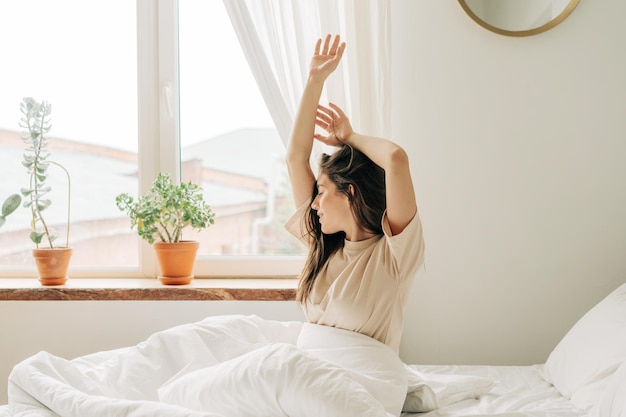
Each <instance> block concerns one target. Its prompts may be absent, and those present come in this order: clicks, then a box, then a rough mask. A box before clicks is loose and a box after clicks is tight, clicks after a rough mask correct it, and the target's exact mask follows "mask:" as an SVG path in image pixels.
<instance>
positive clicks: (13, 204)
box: [0, 194, 22, 227]
mask: <svg viewBox="0 0 626 417" xmlns="http://www.w3.org/2000/svg"><path fill="white" fill-rule="evenodd" d="M21 203H22V197H21V196H20V195H19V194H13V195H10V196H9V197H7V199H6V200H4V203H2V214H0V227H2V225H4V223H5V222H6V221H7V217H8V216H9V214H11V213H13V212H14V211H15V210H16V209H17V208H18V207H19V206H20V204H21Z"/></svg>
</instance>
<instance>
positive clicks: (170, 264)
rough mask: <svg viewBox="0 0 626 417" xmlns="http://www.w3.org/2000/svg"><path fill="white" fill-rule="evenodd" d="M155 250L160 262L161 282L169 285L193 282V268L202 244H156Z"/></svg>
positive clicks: (191, 242)
mask: <svg viewBox="0 0 626 417" xmlns="http://www.w3.org/2000/svg"><path fill="white" fill-rule="evenodd" d="M153 246H154V250H155V252H156V255H157V259H158V261H159V267H160V269H161V275H159V277H158V278H159V280H160V281H161V283H163V284H167V285H181V284H189V283H190V282H191V281H192V280H193V267H194V265H195V262H196V253H197V252H198V247H200V244H199V243H198V242H196V241H193V240H183V241H180V242H176V243H166V242H155V243H154V245H153Z"/></svg>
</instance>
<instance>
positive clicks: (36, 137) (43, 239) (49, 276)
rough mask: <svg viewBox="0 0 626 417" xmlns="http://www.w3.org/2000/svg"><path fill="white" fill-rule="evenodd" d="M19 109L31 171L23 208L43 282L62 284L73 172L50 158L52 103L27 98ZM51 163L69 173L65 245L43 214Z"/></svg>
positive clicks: (68, 254)
mask: <svg viewBox="0 0 626 417" xmlns="http://www.w3.org/2000/svg"><path fill="white" fill-rule="evenodd" d="M20 111H21V112H22V114H23V117H22V119H21V120H20V127H23V128H25V129H27V132H26V133H27V134H26V135H25V136H22V139H23V140H24V142H25V143H26V145H27V146H26V153H24V160H23V162H22V165H24V166H25V167H26V169H27V170H28V173H29V174H30V177H29V184H28V187H24V188H22V190H21V191H22V195H23V196H24V200H25V201H24V207H26V208H28V209H30V213H31V233H30V239H31V240H32V241H33V243H35V249H33V257H34V258H35V263H36V265H37V270H38V272H39V281H40V282H41V283H42V285H61V284H65V282H66V281H67V270H68V268H69V263H70V257H71V256H72V249H71V248H70V247H69V238H70V186H71V185H70V174H69V172H68V171H67V169H65V167H63V165H61V164H59V163H57V162H54V161H52V160H50V159H49V158H50V152H49V151H48V150H47V148H48V138H47V137H46V136H45V135H46V134H47V133H48V132H49V131H50V128H51V124H50V113H51V112H52V106H51V105H50V104H49V103H48V102H46V101H42V102H41V103H39V102H37V101H36V100H35V99H33V98H32V97H26V98H24V99H23V100H22V103H21V105H20ZM51 165H55V166H57V167H59V168H61V170H62V171H63V172H65V175H66V176H67V187H68V192H67V222H66V225H67V230H66V234H65V237H66V240H65V245H62V246H59V245H56V244H55V243H54V241H55V239H56V238H57V237H58V235H57V232H56V230H55V229H54V228H53V227H52V225H50V224H48V223H47V222H46V220H45V219H44V216H43V211H44V210H46V209H47V208H48V207H50V205H51V204H52V201H51V200H50V199H49V198H48V197H49V196H48V194H49V193H50V191H51V187H50V186H49V185H47V184H46V180H47V179H48V168H49V167H50V166H51Z"/></svg>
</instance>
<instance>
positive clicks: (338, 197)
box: [311, 173, 352, 234]
mask: <svg viewBox="0 0 626 417" xmlns="http://www.w3.org/2000/svg"><path fill="white" fill-rule="evenodd" d="M317 190H318V192H317V196H316V197H315V199H314V200H313V202H312V203H311V208H312V209H313V210H315V211H316V212H317V216H318V217H319V221H320V224H321V226H322V233H325V234H333V233H337V232H340V231H344V232H345V231H346V228H347V227H348V226H349V224H350V222H351V221H352V211H351V209H350V201H349V200H348V196H346V195H345V194H343V193H340V192H339V191H337V186H336V185H335V183H334V182H332V181H331V180H330V179H329V178H328V176H327V175H326V174H324V173H321V174H320V175H319V178H318V179H317Z"/></svg>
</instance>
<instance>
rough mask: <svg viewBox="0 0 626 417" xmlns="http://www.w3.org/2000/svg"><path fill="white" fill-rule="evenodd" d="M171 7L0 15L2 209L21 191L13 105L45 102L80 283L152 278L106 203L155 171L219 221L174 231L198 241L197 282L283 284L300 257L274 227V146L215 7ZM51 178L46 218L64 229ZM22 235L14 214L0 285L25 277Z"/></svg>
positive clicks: (278, 169)
mask: <svg viewBox="0 0 626 417" xmlns="http://www.w3.org/2000/svg"><path fill="white" fill-rule="evenodd" d="M180 3H181V4H180V8H179V5H178V4H177V2H176V1H174V0H172V1H160V2H152V1H138V3H137V4H134V3H133V2H128V1H127V0H115V1H109V2H99V3H89V4H86V3H84V2H81V1H77V0H63V1H55V2H47V1H45V0H40V1H35V0H24V1H20V2H8V3H6V4H5V3H3V4H2V5H0V36H2V39H15V40H16V41H15V42H14V43H11V42H2V43H1V44H0V54H2V56H4V57H11V60H12V62H14V65H11V66H5V67H4V68H3V72H2V74H3V75H2V77H0V91H3V94H2V96H1V97H0V148H1V149H2V150H1V152H2V159H3V164H0V172H1V173H2V177H3V178H10V179H11V181H2V183H1V184H0V199H2V200H3V199H4V198H5V197H6V196H8V195H9V194H12V193H15V192H18V190H19V189H20V188H21V187H22V186H23V185H22V184H25V183H26V182H27V178H26V172H25V169H24V168H23V167H22V166H21V153H22V147H23V144H22V142H21V140H19V135H20V133H21V128H19V125H18V122H19V118H20V114H19V103H20V101H21V99H22V97H24V96H32V97H34V98H36V99H39V100H41V99H46V100H47V101H49V102H51V103H52V107H53V110H52V124H53V127H52V130H51V132H50V135H49V136H50V137H53V138H54V143H55V146H54V148H53V149H52V151H53V156H54V158H55V159H56V160H59V162H61V163H63V164H64V165H66V166H67V168H68V169H69V170H70V173H71V175H72V206H71V209H72V224H71V236H70V244H71V246H72V247H73V248H74V255H73V258H72V264H71V268H72V269H73V270H81V274H80V275H84V276H112V275H123V276H127V275H147V276H153V275H155V274H156V262H155V259H154V255H153V253H152V249H151V248H150V247H149V246H148V245H147V244H146V243H145V242H140V241H139V239H138V237H137V235H136V233H135V231H134V230H130V226H129V222H128V219H127V218H126V217H125V215H124V214H123V213H121V212H119V210H117V208H116V207H115V203H114V200H115V195H117V194H119V193H121V192H128V193H130V194H131V195H139V194H141V191H139V190H140V189H141V190H146V189H147V188H149V187H150V184H151V182H152V180H153V179H154V178H155V176H156V174H157V173H158V172H159V171H166V172H170V173H173V174H174V176H175V177H177V178H181V179H182V180H184V181H188V180H193V181H194V182H197V183H199V184H201V185H202V187H203V189H204V190H205V198H206V200H207V201H208V202H209V204H211V206H212V207H213V208H214V210H215V211H216V213H217V217H216V224H215V225H214V226H211V227H210V228H209V229H207V230H206V231H204V232H202V233H199V234H195V233H192V232H187V233H186V234H185V237H186V238H189V239H198V240H200V241H201V252H200V253H199V256H198V260H197V263H196V275H199V276H202V275H219V276H224V275H244V276H249V275H273V276H283V275H292V274H295V273H297V271H298V270H299V267H300V265H301V262H302V256H301V255H302V254H303V249H302V247H301V246H300V245H299V244H298V242H296V241H295V239H293V238H292V237H291V236H289V235H288V234H287V233H286V232H285V231H284V229H283V223H284V221H285V220H286V219H287V218H288V216H289V215H290V214H291V213H292V211H293V203H292V201H291V195H290V192H289V189H288V183H287V177H286V169H285V166H284V147H283V145H282V144H281V143H280V140H279V138H278V134H277V133H276V131H275V129H274V128H273V125H272V122H271V119H270V117H269V115H268V114H267V110H266V109H265V106H264V103H263V100H262V99H261V97H260V94H259V93H258V89H257V87H256V85H255V83H254V80H253V78H252V76H251V74H250V71H249V69H247V63H246V61H245V58H244V57H243V54H242V53H241V52H240V49H239V46H238V43H237V39H236V36H235V34H234V32H233V30H232V27H231V25H230V22H229V20H228V17H227V15H226V12H225V10H224V6H223V4H222V2H220V1H200V0H185V1H184V2H180ZM27 21H28V24H27V23H26V22H27ZM179 28H180V30H179ZM113 29H114V30H113ZM137 74H139V76H138V75H137ZM5 92H6V94H5ZM179 98H180V99H179ZM233 116H235V117H233ZM17 174H19V175H17ZM53 176H54V175H53V174H52V172H51V177H53ZM59 180H60V181H59V182H58V183H57V182H56V181H54V180H53V179H52V178H51V180H50V181H51V186H52V187H53V190H54V192H55V193H59V196H57V195H55V196H53V197H52V198H53V199H54V200H53V206H52V207H51V208H49V209H48V210H47V211H46V212H45V213H50V214H49V216H54V219H55V220H54V222H55V223H57V224H59V225H62V223H63V221H62V220H61V218H62V215H63V214H64V210H65V208H64V207H63V199H64V194H63V193H65V185H64V183H63V181H62V178H59ZM53 209H54V210H56V211H53ZM28 225H29V220H28V213H27V212H26V210H24V209H19V210H18V211H17V212H16V213H14V214H12V215H11V217H9V219H8V220H7V223H6V224H5V225H4V226H3V227H2V229H1V230H0V267H1V268H2V273H3V274H4V275H7V274H12V276H14V275H15V271H16V270H22V269H23V270H32V273H34V264H33V262H32V259H31V256H30V249H32V247H33V244H32V243H31V242H30V240H29V239H28V236H27V235H28ZM101 250H103V251H101ZM100 252H101V253H103V255H102V256H100V255H97V254H98V253H100ZM74 275H76V274H74Z"/></svg>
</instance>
